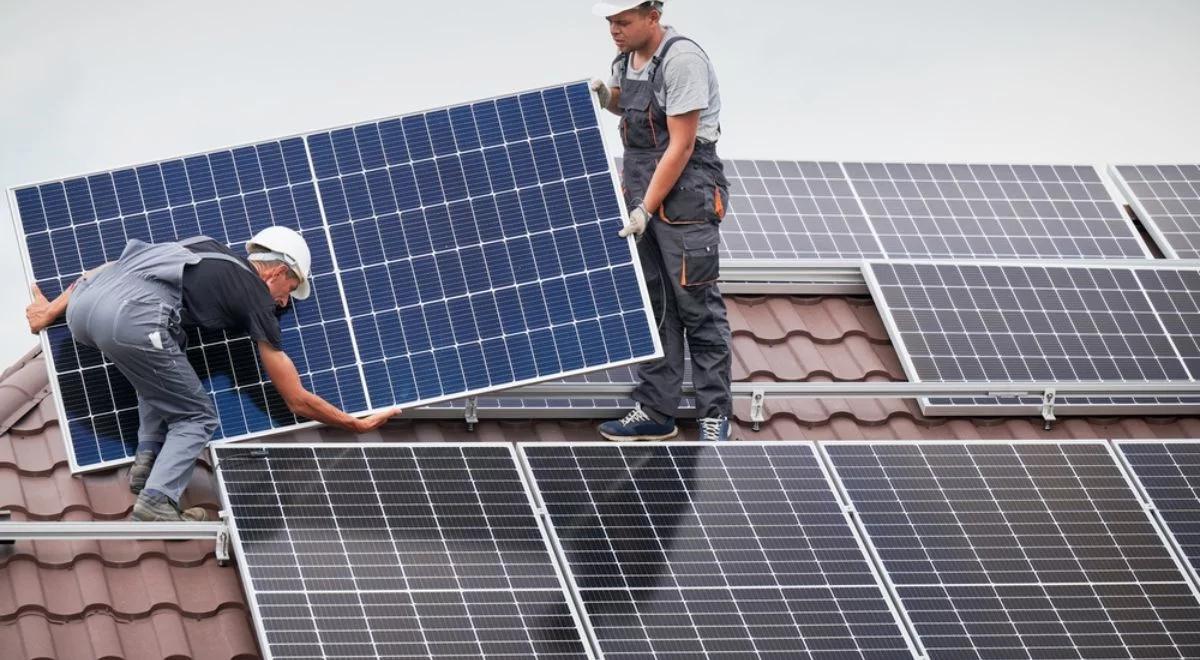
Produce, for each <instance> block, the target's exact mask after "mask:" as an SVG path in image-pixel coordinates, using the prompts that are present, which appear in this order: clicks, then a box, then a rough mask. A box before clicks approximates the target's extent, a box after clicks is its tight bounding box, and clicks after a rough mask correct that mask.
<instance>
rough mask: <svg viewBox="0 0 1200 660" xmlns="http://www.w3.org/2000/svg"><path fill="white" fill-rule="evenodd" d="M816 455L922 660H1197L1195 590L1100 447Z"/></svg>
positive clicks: (877, 449) (832, 449)
mask: <svg viewBox="0 0 1200 660" xmlns="http://www.w3.org/2000/svg"><path fill="white" fill-rule="evenodd" d="M821 449H822V451H824V452H825V453H826V455H827V456H828V458H829V460H830V463H831V464H832V466H833V471H834V474H835V476H836V478H837V480H838V482H839V483H840V485H841V488H842V489H843V492H845V494H846V496H847V498H848V499H849V501H850V503H851V505H852V507H853V511H854V514H855V515H856V516H857V517H858V518H859V520H861V523H862V527H863V529H864V531H865V535H866V539H867V541H868V543H869V544H870V545H871V546H872V547H873V548H874V551H875V552H876V553H877V555H878V557H879V559H880V562H881V564H882V569H883V572H884V574H885V576H886V577H887V579H888V580H889V581H890V582H891V585H892V586H893V588H894V589H895V593H896V595H897V596H898V598H899V602H900V605H901V606H902V608H903V610H904V611H905V612H906V613H907V616H908V617H909V619H910V620H911V621H912V623H913V625H914V628H915V631H916V635H917V639H918V641H919V643H920V645H921V646H922V647H923V648H924V650H925V652H926V653H927V654H928V657H929V658H931V659H932V660H942V659H945V660H963V659H971V658H975V659H983V658H991V659H996V660H999V659H1002V658H1004V659H1009V658H1011V659H1021V660H1034V659H1041V658H1176V659H1182V658H1196V657H1200V634H1198V633H1197V631H1200V602H1198V601H1197V594H1196V591H1195V586H1194V585H1192V584H1191V583H1190V582H1189V581H1188V579H1187V578H1186V576H1185V573H1184V571H1183V565H1182V564H1181V563H1180V562H1179V561H1178V560H1177V558H1176V557H1175V556H1174V555H1173V554H1172V553H1171V551H1170V550H1169V548H1168V545H1167V543H1166V541H1165V539H1164V538H1163V536H1162V534H1161V533H1160V532H1159V531H1158V528H1157V527H1156V526H1155V525H1154V522H1153V521H1152V520H1151V518H1150V516H1149V515H1148V513H1147V512H1146V510H1145V508H1144V507H1143V506H1142V504H1141V502H1140V500H1139V499H1138V497H1137V495H1136V494H1135V493H1134V491H1133V487H1132V484H1131V483H1130V482H1129V480H1128V478H1127V477H1126V476H1125V473H1124V472H1123V471H1122V470H1121V468H1120V467H1119V465H1118V463H1117V460H1116V458H1115V457H1114V456H1113V454H1112V453H1111V449H1110V447H1109V446H1108V444H1107V443H1106V442H1104V441H1102V440H1096V441H1064V442H974V443H950V442H905V443H897V442H879V443H871V442H837V443H825V444H823V445H821Z"/></svg>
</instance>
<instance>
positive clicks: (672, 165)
mask: <svg viewBox="0 0 1200 660" xmlns="http://www.w3.org/2000/svg"><path fill="white" fill-rule="evenodd" d="M693 149H694V145H691V144H687V145H676V144H675V143H674V142H672V143H671V145H670V146H668V147H667V152H666V153H665V154H663V157H662V160H660V161H658V167H656V168H654V178H652V179H651V180H650V185H649V187H647V189H646V196H645V198H643V199H642V203H643V204H645V205H646V210H648V211H650V212H651V213H654V212H656V211H658V208H659V207H660V206H662V203H663V200H665V199H666V198H667V195H669V194H670V193H671V188H674V187H675V182H677V181H679V175H680V174H682V173H683V168H684V167H685V166H687V162H688V159H690V158H691V157H692V150H693Z"/></svg>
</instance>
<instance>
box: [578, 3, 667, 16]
mask: <svg viewBox="0 0 1200 660" xmlns="http://www.w3.org/2000/svg"><path fill="white" fill-rule="evenodd" d="M645 2H646V0H636V1H635V0H603V2H597V3H596V4H594V5H592V13H593V14H595V15H597V16H600V17H602V18H608V17H610V16H616V15H617V14H619V13H621V12H623V11H629V10H630V9H633V8H634V7H636V6H638V5H640V4H643V3H645ZM658 4H660V5H661V4H663V0H658Z"/></svg>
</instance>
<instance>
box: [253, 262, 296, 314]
mask: <svg viewBox="0 0 1200 660" xmlns="http://www.w3.org/2000/svg"><path fill="white" fill-rule="evenodd" d="M261 275H262V278H263V281H264V282H266V283H267V289H269V290H270V291H271V299H272V300H274V301H275V305H276V306H277V307H281V308H282V307H287V304H288V301H290V300H291V298H292V292H293V291H295V290H296V289H297V288H298V287H299V286H300V278H298V277H296V275H295V273H293V272H292V269H291V268H288V267H287V266H283V265H280V266H275V267H274V268H271V269H268V270H265V271H262V273H261Z"/></svg>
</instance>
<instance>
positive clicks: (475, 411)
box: [463, 397, 479, 431]
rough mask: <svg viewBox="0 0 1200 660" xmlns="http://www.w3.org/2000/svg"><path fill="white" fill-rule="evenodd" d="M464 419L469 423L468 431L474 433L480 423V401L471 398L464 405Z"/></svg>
mask: <svg viewBox="0 0 1200 660" xmlns="http://www.w3.org/2000/svg"><path fill="white" fill-rule="evenodd" d="M463 418H464V419H465V420H466V421H467V430H468V431H474V430H475V425H476V424H478V423H479V399H477V398H476V397H470V398H468V399H467V401H466V403H465V404H464V405H463Z"/></svg>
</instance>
